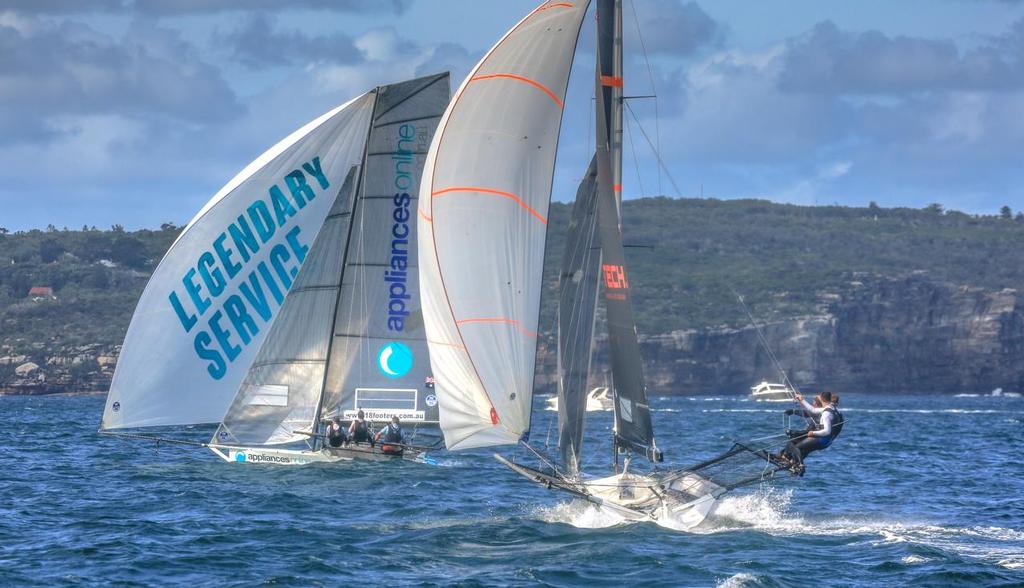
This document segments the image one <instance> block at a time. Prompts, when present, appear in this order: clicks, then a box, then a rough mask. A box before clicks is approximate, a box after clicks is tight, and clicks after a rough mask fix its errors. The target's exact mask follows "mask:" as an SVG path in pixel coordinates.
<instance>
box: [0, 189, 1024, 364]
mask: <svg viewBox="0 0 1024 588" xmlns="http://www.w3.org/2000/svg"><path fill="white" fill-rule="evenodd" d="M569 211H570V205H568V204H555V205H553V206H552V209H551V215H550V218H551V220H550V223H549V230H550V231H551V240H550V245H549V247H548V250H547V253H548V260H547V261H548V263H547V273H546V284H547V285H548V286H549V288H548V289H547V290H546V293H545V298H544V311H543V316H542V322H541V328H542V329H544V330H549V329H551V327H552V326H553V324H554V318H553V317H554V301H555V297H554V296H553V295H550V293H552V292H553V285H554V283H555V279H556V278H555V277H556V272H557V267H558V260H559V258H560V256H561V252H562V249H563V247H564V232H565V227H566V225H567V224H568V216H569ZM624 211H625V212H624V215H625V219H624V224H625V228H626V242H627V244H632V245H636V247H631V248H629V249H628V250H627V254H628V256H629V258H630V282H631V285H632V286H633V289H634V292H635V296H634V301H635V303H636V314H637V317H638V322H639V326H640V330H641V332H643V333H647V334H656V333H664V332H668V331H671V330H675V329H681V328H700V327H708V326H716V325H739V324H746V322H747V321H746V319H745V318H744V316H743V313H742V310H741V308H740V307H739V305H738V303H737V302H736V300H735V297H734V296H733V295H732V293H731V289H735V290H736V291H738V292H740V293H741V294H743V295H744V297H745V298H746V300H747V302H748V304H750V305H751V307H752V309H753V311H754V314H755V315H757V316H758V317H759V318H782V317H792V316H799V315H803V314H807V313H810V312H814V311H815V310H816V308H817V306H818V305H819V304H820V303H821V296H822V294H823V293H828V292H832V291H837V290H839V289H841V288H843V287H845V286H846V285H847V284H848V283H849V282H850V281H851V280H854V279H864V278H861V277H860V276H861V275H863V276H868V277H870V276H876V275H879V276H893V275H904V274H907V273H909V272H913V271H925V272H927V273H928V275H929V276H930V277H931V278H932V279H935V280H940V281H948V282H953V283H958V284H969V285H973V286H981V287H987V288H1004V287H1014V288H1024V264H1021V263H1018V262H1017V260H1018V259H1019V255H1020V254H1019V253H1018V247H1019V245H1020V244H1022V243H1024V218H1022V217H1021V215H1019V214H1018V215H1017V216H1016V217H1014V216H1013V215H1012V214H1011V211H1003V212H1002V214H1000V215H998V216H986V217H979V216H972V215H967V214H963V213H959V212H955V211H943V210H942V208H941V207H940V206H938V205H933V206H931V207H928V208H926V209H924V210H912V209H904V208H897V209H884V208H879V207H876V206H871V207H868V208H849V207H840V206H825V207H808V206H793V205H782V204H772V203H770V202H766V201H761V200H729V201H719V200H696V199H685V200H674V199H668V198H646V199H641V200H630V201H627V202H626V203H625V204H624ZM178 232H179V229H178V228H177V227H175V226H173V225H170V224H167V225H164V226H163V227H162V228H161V229H159V230H152V231H149V230H142V231H134V232H126V231H124V230H123V229H121V228H120V227H114V228H113V229H112V230H110V231H98V230H95V229H92V230H89V229H85V230H81V231H69V230H56V229H53V228H50V229H49V230H46V231H38V230H37V231H28V232H22V233H15V234H5V232H4V231H2V230H0V347H6V348H7V351H8V352H12V353H23V354H27V355H29V356H34V355H36V354H38V353H40V352H41V349H40V346H41V347H46V348H49V349H51V350H52V349H55V348H70V347H74V346H81V345H87V344H100V345H105V346H111V345H117V344H119V343H120V342H121V339H122V338H123V337H124V333H125V330H126V329H127V327H128V322H129V319H130V318H131V314H132V311H133V310H134V308H135V301H136V300H137V298H138V296H139V294H140V293H141V291H142V288H143V287H144V286H145V282H146V277H147V276H148V275H149V273H150V272H151V271H152V270H153V268H154V267H155V264H156V263H157V262H158V261H159V259H160V257H161V256H162V255H163V252H164V251H166V249H167V247H169V246H170V244H171V243H172V242H173V240H174V238H175V237H176V236H177V234H178ZM647 246H649V247H647ZM34 286H49V287H51V288H53V290H54V294H55V295H56V298H57V299H56V300H51V299H40V297H38V296H36V297H35V298H36V300H34V299H33V297H31V296H29V290H30V289H31V288H32V287H34ZM33 346H35V347H36V349H35V353H33V350H32V347H33Z"/></svg>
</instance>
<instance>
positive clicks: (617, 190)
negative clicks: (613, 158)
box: [612, 184, 622, 192]
mask: <svg viewBox="0 0 1024 588" xmlns="http://www.w3.org/2000/svg"><path fill="white" fill-rule="evenodd" d="M612 190H615V191H616V192H621V191H622V184H615V185H614V186H612Z"/></svg>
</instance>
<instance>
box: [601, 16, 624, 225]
mask: <svg viewBox="0 0 1024 588" xmlns="http://www.w3.org/2000/svg"><path fill="white" fill-rule="evenodd" d="M606 15H607V17H606ZM597 68H598V72H599V73H598V86H597V90H598V91H600V92H601V93H602V94H603V98H604V116H605V121H606V124H607V125H608V136H609V137H610V138H611V140H610V142H609V152H610V156H611V181H612V190H613V191H614V192H615V200H616V202H617V203H618V204H620V205H621V203H622V92H623V79H622V0H598V1H597Z"/></svg>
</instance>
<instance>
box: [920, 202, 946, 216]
mask: <svg viewBox="0 0 1024 588" xmlns="http://www.w3.org/2000/svg"><path fill="white" fill-rule="evenodd" d="M924 209H925V210H927V211H928V212H939V213H941V212H942V211H943V208H942V205H941V204H939V203H938V202H932V203H931V204H929V205H928V206H925V207H924Z"/></svg>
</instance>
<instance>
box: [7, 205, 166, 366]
mask: <svg viewBox="0 0 1024 588" xmlns="http://www.w3.org/2000/svg"><path fill="white" fill-rule="evenodd" d="M178 232H179V229H178V228H177V227H175V226H174V225H172V224H165V225H163V227H162V228H161V229H159V230H155V231H150V230H142V231H134V232H126V231H125V230H124V229H122V228H121V227H118V226H115V227H114V228H113V229H111V230H109V231H100V230H96V229H95V228H93V229H85V228H83V230H81V231H70V230H66V229H65V230H56V229H54V228H52V227H51V228H50V229H48V230H46V231H39V230H35V231H27V232H23V233H15V234H2V233H0V346H4V347H9V350H8V351H9V352H11V353H13V354H19V355H20V354H25V355H28V356H29V357H33V358H37V359H38V358H40V357H41V356H45V355H47V353H45V352H42V351H41V350H40V349H39V346H40V344H41V345H42V347H44V348H47V349H48V350H50V351H55V350H58V349H60V350H66V349H70V348H74V347H78V346H83V345H90V344H101V345H104V346H111V345H118V344H120V343H121V340H122V339H123V338H124V333H125V331H126V330H127V328H128V321H129V320H130V318H131V314H132V311H133V310H134V309H135V302H136V301H137V300H138V298H139V295H140V294H141V293H142V289H143V287H145V285H146V280H147V279H148V277H149V274H150V273H151V272H152V271H153V268H154V267H155V266H156V263H157V262H158V261H159V260H160V258H161V257H162V256H163V254H164V252H165V251H166V250H167V248H168V247H170V244H171V242H173V240H174V238H175V237H177V235H178ZM38 286H42V287H49V288H52V290H53V293H54V296H55V297H56V300H53V299H51V298H50V297H46V296H30V295H29V291H30V289H31V288H33V287H38ZM0 355H3V353H0Z"/></svg>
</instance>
